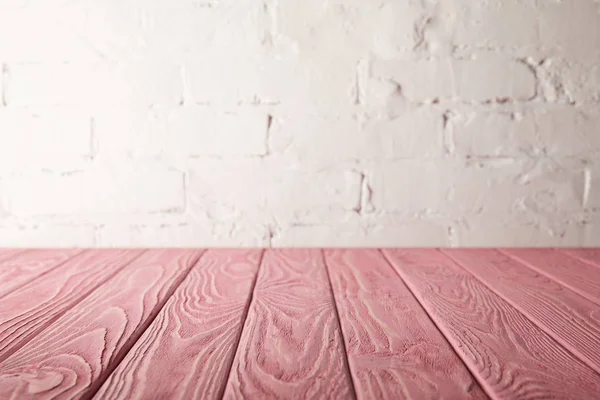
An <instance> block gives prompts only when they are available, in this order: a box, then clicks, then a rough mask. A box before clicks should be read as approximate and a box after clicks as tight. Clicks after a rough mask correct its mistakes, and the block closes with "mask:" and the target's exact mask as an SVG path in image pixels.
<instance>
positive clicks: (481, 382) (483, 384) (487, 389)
mask: <svg viewBox="0 0 600 400" xmlns="http://www.w3.org/2000/svg"><path fill="white" fill-rule="evenodd" d="M378 250H379V252H380V253H381V254H382V256H383V258H384V259H385V261H386V262H387V263H388V265H389V266H390V268H391V269H392V270H393V271H394V273H395V274H396V275H398V277H399V278H400V280H401V281H402V282H403V283H404V285H405V286H406V288H407V289H408V291H409V292H410V294H411V295H412V296H413V298H414V299H415V300H416V301H417V303H418V304H419V305H420V306H421V308H422V309H423V311H425V314H426V315H427V317H428V318H429V320H430V321H431V322H432V323H433V326H435V327H436V328H437V329H438V331H439V332H440V333H441V334H442V336H443V337H444V339H445V340H446V343H448V344H449V345H450V348H451V349H452V350H454V353H455V354H456V356H457V357H458V359H459V360H460V361H461V362H462V363H463V365H464V366H465V368H466V369H467V371H469V373H470V374H471V377H472V378H473V379H474V380H475V382H477V383H479V386H480V387H481V389H482V390H483V391H484V392H485V394H487V395H488V397H489V398H490V399H492V400H500V398H499V397H498V396H496V394H495V392H494V391H493V390H492V388H490V387H488V385H487V382H486V381H485V380H483V379H480V377H479V376H478V375H477V374H476V373H475V371H473V370H472V369H471V368H470V367H469V364H468V363H467V361H466V360H465V358H463V356H462V355H461V354H460V352H459V351H458V349H457V347H456V346H455V345H454V343H453V341H452V340H450V337H451V335H450V334H449V332H448V331H447V330H446V329H445V328H444V326H443V324H438V323H437V322H436V321H435V319H434V318H433V316H432V315H431V314H430V313H429V310H428V309H427V307H425V306H424V305H423V304H422V303H421V301H420V300H419V298H418V297H417V295H416V294H415V292H414V290H413V288H412V285H411V284H410V283H409V281H408V280H407V279H406V278H405V277H404V276H403V274H402V273H401V272H400V269H399V268H396V267H394V263H393V262H392V261H391V260H390V259H389V258H388V256H387V254H385V252H384V251H382V250H381V249H378Z"/></svg>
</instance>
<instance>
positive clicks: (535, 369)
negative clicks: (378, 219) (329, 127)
mask: <svg viewBox="0 0 600 400" xmlns="http://www.w3.org/2000/svg"><path fill="white" fill-rule="evenodd" d="M599 393H600V249H452V250H440V249H353V250H350V249H322V250H321V249H293V250H291V249H281V250H272V249H269V250H260V249H218V250H217V249H208V250H204V249H149V250H142V249H140V250H133V249H131V250H128V249H113V250H66V249H63V250H58V249H56V250H33V249H31V250H26V249H22V250H17V249H0V399H28V398H29V399H38V398H39V399H46V398H56V399H67V398H78V399H79V398H81V399H91V398H96V399H191V398H201V399H213V398H215V399H216V398H219V399H221V398H227V399H353V398H358V399H405V398H407V399H408V398H414V399H438V398H446V399H485V398H492V399H500V398H502V399H504V398H506V399H524V398H553V399H567V398H570V399H598V398H600V395H599Z"/></svg>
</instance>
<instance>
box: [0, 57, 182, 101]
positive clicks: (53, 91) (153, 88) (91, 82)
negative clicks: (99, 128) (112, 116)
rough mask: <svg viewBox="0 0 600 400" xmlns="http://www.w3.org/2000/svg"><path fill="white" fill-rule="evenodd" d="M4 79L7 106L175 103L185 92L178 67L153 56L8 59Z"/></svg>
mask: <svg viewBox="0 0 600 400" xmlns="http://www.w3.org/2000/svg"><path fill="white" fill-rule="evenodd" d="M49 76H51V77H52V79H48V77H49ZM8 78H9V79H8V83H7V85H6V102H7V103H8V104H9V105H11V106H40V105H41V106H54V105H77V106H89V107H106V106H114V105H115V104H120V105H126V106H131V105H145V106H150V105H156V104H172V105H177V104H179V103H180V102H181V99H182V97H183V83H182V82H181V70H180V68H179V67H178V66H176V65H172V64H170V63H169V62H160V60H156V59H152V60H139V61H136V62H129V63H125V64H110V63H97V64H93V65H92V64H79V63H35V64H33V63H28V64H11V65H9V67H8Z"/></svg>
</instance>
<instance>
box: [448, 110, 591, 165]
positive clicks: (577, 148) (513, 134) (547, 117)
mask: <svg viewBox="0 0 600 400" xmlns="http://www.w3.org/2000/svg"><path fill="white" fill-rule="evenodd" d="M599 124H600V112H598V110H596V109H595V108H592V107H588V108H576V107H571V106H556V107H547V106H545V107H543V108H539V109H528V110H513V111H510V110H504V111H478V110H470V111H466V112H463V113H462V114H461V115H460V116H459V117H458V118H454V119H453V123H452V130H453V137H454V141H455V145H456V150H457V152H458V153H459V154H463V155H473V156H484V157H519V156H522V155H531V156H539V155H544V154H546V155H549V156H557V157H564V156H579V157H588V156H591V155H593V154H595V153H598V152H600V136H599V135H598V134H597V127H598V125H599Z"/></svg>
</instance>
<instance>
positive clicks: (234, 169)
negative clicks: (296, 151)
mask: <svg viewBox="0 0 600 400" xmlns="http://www.w3.org/2000/svg"><path fill="white" fill-rule="evenodd" d="M188 180H189V183H188V187H187V189H188V199H189V210H190V213H191V214H192V215H194V216H196V217H202V218H208V219H209V220H211V221H220V222H231V221H238V220H241V219H242V218H245V219H246V220H249V219H252V220H255V221H261V222H265V221H266V220H267V211H268V208H267V187H268V186H267V185H268V169H267V168H266V166H265V164H264V161H263V160H262V159H259V158H246V159H234V160H219V159H203V160H194V161H193V162H191V163H190V166H189V176H188Z"/></svg>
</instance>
